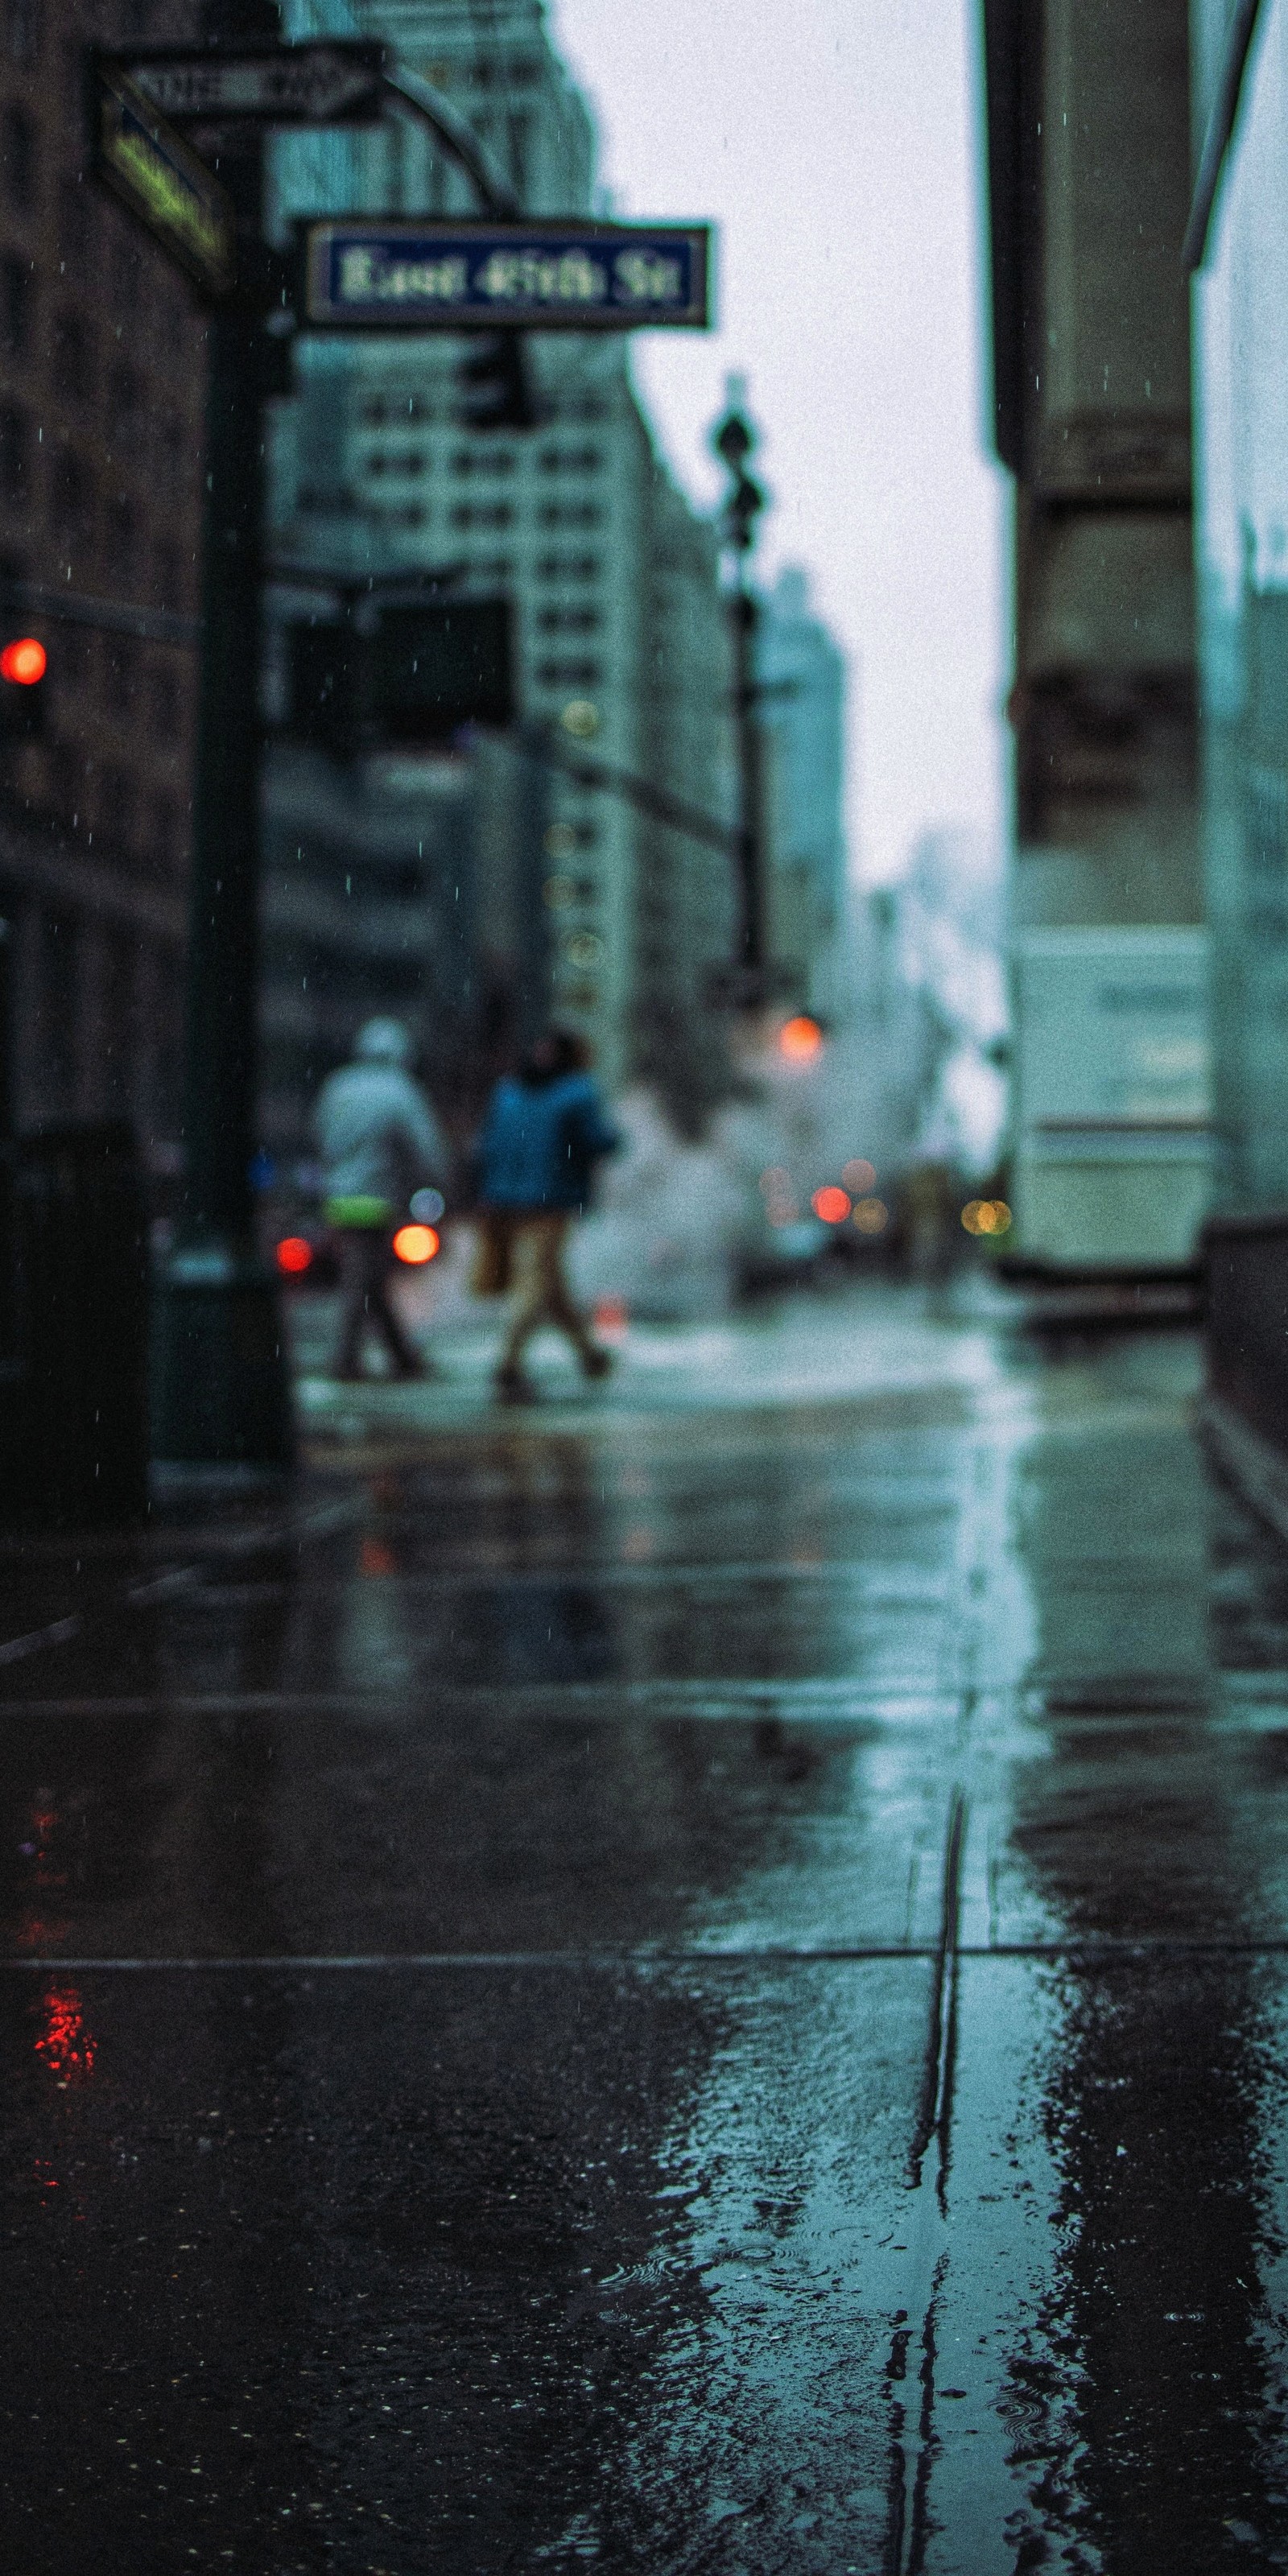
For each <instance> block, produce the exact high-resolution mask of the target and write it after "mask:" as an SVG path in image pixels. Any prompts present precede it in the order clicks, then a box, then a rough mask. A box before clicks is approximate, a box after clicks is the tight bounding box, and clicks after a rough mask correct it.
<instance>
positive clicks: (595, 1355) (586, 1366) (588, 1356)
mask: <svg viewBox="0 0 1288 2576" xmlns="http://www.w3.org/2000/svg"><path fill="white" fill-rule="evenodd" d="M615 1365H616V1363H615V1361H614V1358H613V1354H612V1352H611V1351H605V1350H601V1348H600V1346H599V1344H598V1342H596V1343H595V1344H593V1346H592V1347H591V1349H590V1350H588V1351H583V1352H582V1355H581V1366H582V1374H583V1376H585V1377H608V1376H609V1375H610V1373H611V1371H612V1370H613V1368H614V1367H615Z"/></svg>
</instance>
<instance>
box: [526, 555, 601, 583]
mask: <svg viewBox="0 0 1288 2576" xmlns="http://www.w3.org/2000/svg"><path fill="white" fill-rule="evenodd" d="M601 569H602V567H601V564H600V560H599V557H598V555H541V556H540V557H539V558H538V562H537V579H538V580H539V581H598V579H599V575H600V571H601Z"/></svg>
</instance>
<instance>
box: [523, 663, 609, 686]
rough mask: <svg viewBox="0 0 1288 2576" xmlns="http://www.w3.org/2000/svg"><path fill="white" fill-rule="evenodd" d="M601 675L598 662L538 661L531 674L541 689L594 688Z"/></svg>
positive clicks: (601, 670) (597, 684)
mask: <svg viewBox="0 0 1288 2576" xmlns="http://www.w3.org/2000/svg"><path fill="white" fill-rule="evenodd" d="M603 676H604V674H603V669H602V666H601V665H600V664H599V663H598V662H538V664H537V666H536V670H535V672H534V674H533V677H534V678H535V680H536V681H537V684H538V686H539V687H540V688H543V689H594V688H597V687H598V686H599V683H600V681H601V680H602V678H603Z"/></svg>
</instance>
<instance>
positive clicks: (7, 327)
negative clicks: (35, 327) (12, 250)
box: [0, 259, 32, 358]
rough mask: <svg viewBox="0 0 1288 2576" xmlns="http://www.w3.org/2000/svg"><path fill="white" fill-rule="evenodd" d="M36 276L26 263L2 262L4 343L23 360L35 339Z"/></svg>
mask: <svg viewBox="0 0 1288 2576" xmlns="http://www.w3.org/2000/svg"><path fill="white" fill-rule="evenodd" d="M31 304H32V276H31V268H30V265H29V263H28V262H27V261H26V260H25V259H6V260H0V343H3V347H4V354H5V356H6V358H21V357H22V356H23V355H24V354H25V352H26V349H27V344H28V342H29V341H30V338H31Z"/></svg>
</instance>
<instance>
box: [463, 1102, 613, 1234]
mask: <svg viewBox="0 0 1288 2576" xmlns="http://www.w3.org/2000/svg"><path fill="white" fill-rule="evenodd" d="M620 1142H621V1139H620V1138H619V1136H618V1134H617V1131H616V1129H615V1128H613V1127H610V1126H609V1124H608V1121H607V1119H606V1118H605V1116H604V1111H603V1105H602V1103H601V1101H600V1097H599V1093H598V1092H597V1090H596V1089H595V1085H594V1083H593V1082H592V1080H591V1078H590V1075H589V1074H588V1073H563V1074H560V1075H559V1076H558V1077H557V1079H556V1080H555V1081H554V1082H545V1083H542V1084H540V1085H538V1086H534V1087H533V1088H531V1089H530V1088H529V1086H528V1084H527V1083H526V1082H516V1081H514V1080H513V1079H512V1078H511V1077H510V1076H508V1075H507V1076H506V1078H505V1079H504V1080H503V1081H501V1082H498V1084H497V1086H496V1089H495V1091H494V1092H493V1094H492V1098H491V1100H490V1101H489V1103H488V1112H487V1116H486V1118H485V1119H484V1122H483V1132H482V1134H481V1136H480V1137H479V1141H478V1151H477V1172H478V1192H479V1199H480V1201H481V1203H482V1205H483V1206H484V1207H493V1208H531V1209H545V1210H547V1211H549V1212H551V1213H553V1212H554V1211H555V1210H557V1209H566V1210H579V1209H581V1208H583V1207H584V1206H585V1204H586V1199H587V1195H588V1192H589V1189H590V1181H591V1174H592V1172H593V1170H594V1167H595V1164H596V1163H597V1162H598V1161H599V1159H600V1157H601V1155H604V1154H614V1153H616V1151H617V1147H618V1145H619V1143H620Z"/></svg>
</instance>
